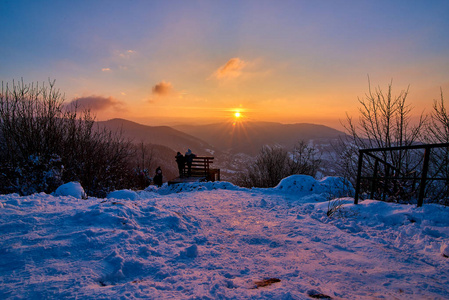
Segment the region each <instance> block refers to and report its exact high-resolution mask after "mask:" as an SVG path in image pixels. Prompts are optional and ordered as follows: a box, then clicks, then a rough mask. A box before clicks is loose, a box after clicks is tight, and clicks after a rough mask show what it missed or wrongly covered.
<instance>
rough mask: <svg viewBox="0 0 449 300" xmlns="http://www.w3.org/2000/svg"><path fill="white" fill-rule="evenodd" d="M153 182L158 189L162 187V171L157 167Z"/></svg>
mask: <svg viewBox="0 0 449 300" xmlns="http://www.w3.org/2000/svg"><path fill="white" fill-rule="evenodd" d="M153 182H154V184H155V185H157V186H158V187H161V186H162V170H161V167H157V169H156V174H155V175H154V178H153Z"/></svg>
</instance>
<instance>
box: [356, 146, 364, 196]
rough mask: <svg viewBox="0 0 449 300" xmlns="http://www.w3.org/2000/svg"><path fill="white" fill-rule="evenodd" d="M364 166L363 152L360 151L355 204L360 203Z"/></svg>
mask: <svg viewBox="0 0 449 300" xmlns="http://www.w3.org/2000/svg"><path fill="white" fill-rule="evenodd" d="M362 165H363V152H362V150H361V149H360V150H359V163H358V167H357V183H356V185H355V195H354V204H358V203H359V193H360V180H361V177H362Z"/></svg>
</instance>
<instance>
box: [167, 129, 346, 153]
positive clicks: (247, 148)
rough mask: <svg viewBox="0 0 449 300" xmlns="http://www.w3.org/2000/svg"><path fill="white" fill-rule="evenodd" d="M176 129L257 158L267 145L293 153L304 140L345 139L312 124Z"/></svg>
mask: <svg viewBox="0 0 449 300" xmlns="http://www.w3.org/2000/svg"><path fill="white" fill-rule="evenodd" d="M174 128H176V129H178V130H180V131H183V132H186V133H188V134H189V135H192V136H195V137H198V138H200V139H201V140H204V141H207V142H208V143H209V144H211V145H212V146H213V147H215V148H216V149H219V150H222V151H226V152H230V153H246V154H250V155H254V154H256V153H257V152H258V151H259V150H260V148H261V147H262V146H264V145H280V146H283V147H286V148H287V149H291V148H292V147H293V145H294V144H296V143H297V142H298V141H300V140H304V141H306V142H308V141H311V140H313V141H314V142H315V143H328V142H329V141H330V140H335V139H337V138H338V137H340V136H344V135H345V134H344V133H343V132H341V131H339V130H336V129H333V128H330V127H327V126H324V125H316V124H308V123H297V124H281V123H273V122H238V123H235V124H232V123H217V124H209V125H195V126H194V125H187V126H175V127H174Z"/></svg>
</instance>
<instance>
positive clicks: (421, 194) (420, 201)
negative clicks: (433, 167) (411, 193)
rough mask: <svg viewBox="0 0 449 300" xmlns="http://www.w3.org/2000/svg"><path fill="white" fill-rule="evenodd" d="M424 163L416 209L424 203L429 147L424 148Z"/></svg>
mask: <svg viewBox="0 0 449 300" xmlns="http://www.w3.org/2000/svg"><path fill="white" fill-rule="evenodd" d="M424 149H425V150H424V162H423V166H422V175H421V183H420V185H419V196H418V207H421V206H422V205H423V202H424V194H425V191H426V181H427V171H428V170H429V157H430V147H425V148H424Z"/></svg>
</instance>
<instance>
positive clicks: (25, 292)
mask: <svg viewBox="0 0 449 300" xmlns="http://www.w3.org/2000/svg"><path fill="white" fill-rule="evenodd" d="M74 186H75V188H76V189H75V192H74V193H73V192H70V191H68V192H67V191H66V193H64V189H60V191H59V193H58V195H59V196H56V194H55V195H47V194H43V193H42V194H35V195H32V196H28V197H20V196H18V195H15V194H12V195H2V196H0V211H1V214H0V233H1V236H0V299H64V298H67V299H313V297H315V298H318V297H321V298H322V299H329V298H325V297H326V296H328V297H331V298H332V299H449V258H447V256H449V249H448V248H449V247H448V244H449V239H448V238H449V208H448V207H442V206H437V205H430V204H428V205H424V206H423V207H421V208H417V207H416V206H412V205H398V204H391V203H384V202H379V201H373V200H365V201H363V202H361V204H359V205H353V204H352V199H349V198H340V199H339V200H334V201H332V204H342V206H341V207H340V209H337V211H336V212H335V213H334V214H333V215H332V216H331V217H328V216H327V211H328V205H329V201H328V199H330V198H331V196H335V195H337V193H336V191H338V190H339V187H341V182H340V180H339V179H336V178H325V179H323V180H321V181H315V180H314V179H313V178H311V177H308V176H292V177H289V178H286V179H284V180H283V181H282V182H281V183H280V184H279V186H277V187H276V188H272V189H243V188H239V187H236V186H233V185H232V184H230V183H227V182H216V183H202V184H199V183H194V184H184V185H177V186H171V187H168V186H163V187H161V188H159V189H157V188H153V187H150V188H148V189H147V190H146V191H139V192H133V191H128V190H124V191H116V192H114V193H111V194H110V195H109V196H108V198H107V199H98V198H89V199H87V200H83V199H79V198H81V197H82V196H83V195H82V190H81V191H80V189H79V188H80V187H79V186H78V187H76V185H74ZM329 193H330V194H331V195H329ZM65 194H68V195H71V196H64V195H65ZM337 196H338V195H337Z"/></svg>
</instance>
